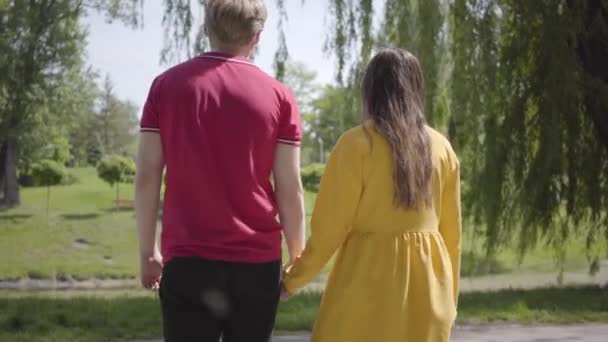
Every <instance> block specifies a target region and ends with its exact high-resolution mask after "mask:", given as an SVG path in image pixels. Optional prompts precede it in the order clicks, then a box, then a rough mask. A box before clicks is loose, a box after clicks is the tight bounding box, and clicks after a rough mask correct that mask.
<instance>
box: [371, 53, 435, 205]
mask: <svg viewBox="0 0 608 342" xmlns="http://www.w3.org/2000/svg"><path fill="white" fill-rule="evenodd" d="M363 100H364V107H365V110H366V112H367V115H369V117H370V118H371V119H372V120H373V122H374V125H375V127H376V129H377V130H378V132H379V133H380V134H381V135H383V136H384V137H385V138H386V140H387V141H388V143H389V145H390V146H391V150H392V157H393V158H392V159H393V163H394V167H393V179H394V184H395V199H394V201H395V205H396V206H397V207H401V208H404V209H417V208H419V207H420V206H421V204H426V205H427V206H429V205H430V204H431V202H432V189H431V178H432V172H433V169H432V161H431V143H430V137H429V134H428V132H427V130H426V119H425V117H424V79H423V75H422V68H421V67H420V63H419V62H418V59H417V58H416V57H415V56H414V55H412V54H411V53H410V52H408V51H406V50H403V49H385V50H382V51H380V52H379V53H378V54H377V55H376V56H375V57H374V58H373V59H372V60H371V62H370V63H369V65H368V67H367V70H366V71H365V76H364V79H363Z"/></svg>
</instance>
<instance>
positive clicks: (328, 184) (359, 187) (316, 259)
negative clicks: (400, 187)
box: [284, 133, 363, 293]
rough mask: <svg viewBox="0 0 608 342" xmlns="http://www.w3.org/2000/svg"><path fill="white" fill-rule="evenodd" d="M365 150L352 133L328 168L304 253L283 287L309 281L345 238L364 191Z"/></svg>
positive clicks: (292, 287) (342, 141)
mask: <svg viewBox="0 0 608 342" xmlns="http://www.w3.org/2000/svg"><path fill="white" fill-rule="evenodd" d="M362 156H363V154H362V153H361V150H360V148H358V146H357V145H356V141H355V140H354V139H353V137H352V136H351V135H349V133H347V134H346V135H345V136H343V137H342V138H341V139H340V141H338V144H337V145H336V148H335V150H334V152H333V153H332V155H331V157H330V160H329V162H328V164H327V167H326V168H325V173H324V175H323V178H322V180H321V186H320V190H319V194H318V196H317V200H316V202H315V209H314V212H313V216H312V222H311V236H310V239H309V240H308V242H307V244H306V248H305V249H304V253H302V255H301V256H300V257H299V258H297V259H296V261H295V263H294V264H293V265H292V266H291V267H289V268H288V269H287V270H286V272H285V277H284V287H285V290H287V291H288V292H289V293H294V292H295V291H297V290H298V289H300V288H302V287H303V286H304V285H306V284H307V283H308V282H310V281H311V280H312V279H313V278H314V277H315V276H316V275H317V274H319V272H320V271H321V270H322V269H323V267H324V266H325V264H327V262H328V260H329V259H330V258H331V256H332V255H333V254H334V253H335V251H336V250H337V249H338V248H339V247H340V245H341V244H342V243H343V242H344V240H345V239H346V236H347V235H348V232H349V230H350V228H351V225H352V223H353V220H354V218H355V214H356V211H357V206H358V205H359V200H360V197H361V193H362V191H363V176H362V164H363V157H362Z"/></svg>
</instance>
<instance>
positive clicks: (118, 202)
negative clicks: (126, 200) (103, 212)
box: [115, 182, 120, 210]
mask: <svg viewBox="0 0 608 342" xmlns="http://www.w3.org/2000/svg"><path fill="white" fill-rule="evenodd" d="M115 207H116V210H118V209H120V182H116V201H115Z"/></svg>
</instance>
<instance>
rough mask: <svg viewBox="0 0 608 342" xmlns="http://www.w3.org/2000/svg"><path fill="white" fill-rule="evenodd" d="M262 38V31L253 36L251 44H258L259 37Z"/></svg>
mask: <svg viewBox="0 0 608 342" xmlns="http://www.w3.org/2000/svg"><path fill="white" fill-rule="evenodd" d="M261 36H262V31H260V32H258V33H256V34H255V36H254V37H253V43H254V44H255V45H257V44H259V43H260V37H261Z"/></svg>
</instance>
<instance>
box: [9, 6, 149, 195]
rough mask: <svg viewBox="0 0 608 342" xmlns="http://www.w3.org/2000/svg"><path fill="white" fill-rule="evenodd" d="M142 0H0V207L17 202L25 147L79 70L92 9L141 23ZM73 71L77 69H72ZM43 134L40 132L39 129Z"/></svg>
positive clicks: (130, 22)
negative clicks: (85, 24)
mask: <svg viewBox="0 0 608 342" xmlns="http://www.w3.org/2000/svg"><path fill="white" fill-rule="evenodd" d="M141 3H142V1H141V0H111V1H105V0H103V1H102V0H32V1H0V22H1V23H2V25H0V170H1V171H0V192H1V193H3V196H4V198H3V199H2V201H1V202H0V206H12V205H18V204H19V202H20V198H19V187H18V184H17V168H18V161H19V160H25V159H27V158H24V157H23V156H24V154H23V153H22V151H21V150H22V148H23V147H24V145H27V144H28V143H29V140H28V138H29V137H32V136H34V135H35V133H34V132H37V131H36V130H37V129H40V127H42V126H41V124H42V123H46V122H45V121H47V119H49V115H48V114H49V110H48V109H49V106H50V105H52V102H53V101H54V99H64V97H61V96H60V95H63V94H62V93H61V91H62V90H63V89H65V87H63V86H64V85H66V84H69V82H67V79H68V78H69V77H70V74H71V71H73V70H80V66H81V64H82V63H81V62H82V56H83V51H84V50H83V47H84V44H85V36H86V30H85V29H84V28H83V26H82V24H81V20H82V18H83V17H84V16H86V15H87V13H88V12H89V11H92V10H96V11H102V12H105V13H106V14H107V16H108V18H116V19H120V20H122V21H123V22H126V23H128V24H130V25H134V26H136V25H137V24H138V22H139V20H138V19H139V17H138V15H137V13H139V10H138V9H139V8H140V6H141ZM72 74H73V73H72ZM38 136H39V137H40V136H41V134H38Z"/></svg>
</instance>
